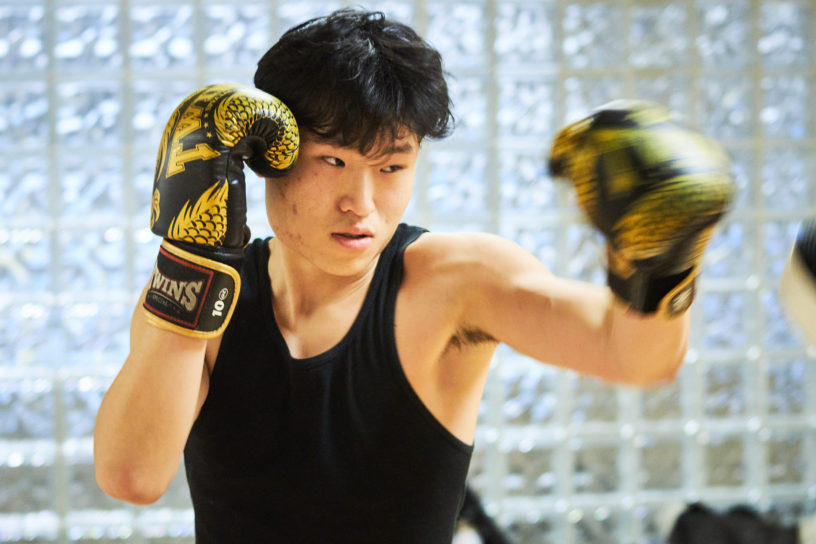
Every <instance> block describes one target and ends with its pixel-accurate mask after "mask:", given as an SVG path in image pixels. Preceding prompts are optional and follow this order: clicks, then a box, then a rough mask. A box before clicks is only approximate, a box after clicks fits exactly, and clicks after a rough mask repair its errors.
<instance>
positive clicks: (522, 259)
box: [403, 232, 550, 314]
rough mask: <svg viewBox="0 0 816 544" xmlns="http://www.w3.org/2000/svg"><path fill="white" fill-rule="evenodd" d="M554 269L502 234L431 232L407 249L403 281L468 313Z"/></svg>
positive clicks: (546, 274) (538, 279)
mask: <svg viewBox="0 0 816 544" xmlns="http://www.w3.org/2000/svg"><path fill="white" fill-rule="evenodd" d="M549 275H550V274H549V271H548V270H547V269H546V268H545V267H544V265H542V264H541V263H540V262H539V261H538V260H537V259H536V258H535V257H534V256H533V255H532V254H530V253H529V252H528V251H527V250H525V249H524V248H522V247H521V246H520V245H518V244H516V243H515V242H513V241H511V240H508V239H506V238H503V237H501V236H498V235H494V234H488V233H478V232H461V233H426V234H423V235H422V236H421V237H420V238H419V239H417V241H416V242H414V243H413V244H411V245H410V246H408V248H407V249H406V251H405V257H404V282H403V287H405V288H409V289H410V288H414V289H422V291H423V292H425V293H426V294H428V295H429V296H432V297H437V298H436V300H438V301H440V302H442V301H446V302H447V303H448V304H450V305H455V306H457V307H458V309H459V311H460V312H462V313H464V314H467V313H468V312H469V311H470V309H471V308H473V306H479V305H483V304H485V303H486V302H487V303H489V302H490V300H491V299H493V298H495V297H506V296H507V295H508V294H510V293H511V292H512V291H514V290H517V289H519V288H520V287H521V286H523V285H525V284H527V283H529V281H530V280H531V279H532V278H535V281H536V282H540V280H541V278H542V277H544V276H549ZM414 292H416V291H414Z"/></svg>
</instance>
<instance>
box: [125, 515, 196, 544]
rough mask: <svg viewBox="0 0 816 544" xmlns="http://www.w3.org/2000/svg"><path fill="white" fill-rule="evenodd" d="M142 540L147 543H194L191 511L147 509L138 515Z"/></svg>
mask: <svg viewBox="0 0 816 544" xmlns="http://www.w3.org/2000/svg"><path fill="white" fill-rule="evenodd" d="M138 523H139V527H140V528H141V534H142V537H143V538H144V542H146V543H149V544H195V539H194V519H193V511H192V510H191V509H187V510H170V509H152V508H151V509H149V510H146V511H144V512H142V513H141V515H140V516H139V522H138Z"/></svg>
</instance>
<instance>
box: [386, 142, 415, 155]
mask: <svg viewBox="0 0 816 544" xmlns="http://www.w3.org/2000/svg"><path fill="white" fill-rule="evenodd" d="M413 150H414V146H413V145H412V144H411V143H409V142H406V143H404V144H400V145H396V144H392V145H391V146H390V147H386V148H385V149H383V150H382V151H381V152H380V153H377V155H395V154H397V153H410V152H411V151H413Z"/></svg>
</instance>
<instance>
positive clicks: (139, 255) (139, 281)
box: [132, 227, 161, 290]
mask: <svg viewBox="0 0 816 544" xmlns="http://www.w3.org/2000/svg"><path fill="white" fill-rule="evenodd" d="M132 236H133V247H134V256H133V267H134V270H133V281H134V282H135V283H136V286H135V287H136V288H137V289H139V290H141V289H142V287H144V285H145V284H146V283H147V281H148V279H149V278H150V277H151V275H152V274H153V267H154V265H155V264H156V256H157V255H158V254H159V246H160V245H161V238H159V237H158V236H156V235H155V234H153V233H152V232H151V231H150V229H149V228H146V227H145V228H142V229H137V230H134V231H133V233H132Z"/></svg>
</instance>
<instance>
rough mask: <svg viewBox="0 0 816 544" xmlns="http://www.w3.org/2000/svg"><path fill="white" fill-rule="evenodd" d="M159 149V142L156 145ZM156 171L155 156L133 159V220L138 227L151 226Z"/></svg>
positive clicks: (145, 155) (146, 155)
mask: <svg viewBox="0 0 816 544" xmlns="http://www.w3.org/2000/svg"><path fill="white" fill-rule="evenodd" d="M156 149H158V141H157V143H156ZM155 170H156V157H155V155H153V154H148V153H139V154H137V156H136V157H134V159H133V175H132V176H131V183H132V190H133V201H132V202H131V203H130V205H131V207H132V214H133V215H132V219H133V221H134V224H136V225H144V226H146V227H149V226H150V205H151V202H152V199H153V177H154V174H155Z"/></svg>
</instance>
